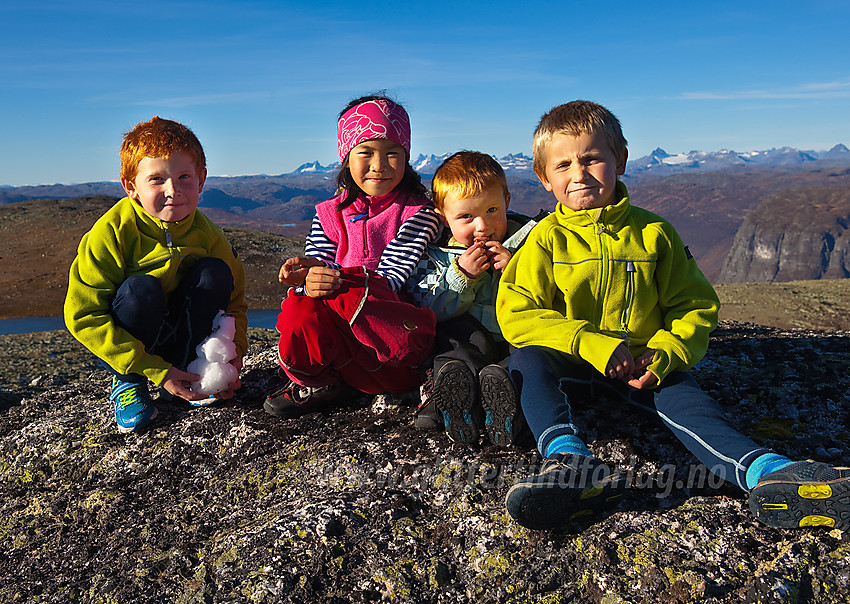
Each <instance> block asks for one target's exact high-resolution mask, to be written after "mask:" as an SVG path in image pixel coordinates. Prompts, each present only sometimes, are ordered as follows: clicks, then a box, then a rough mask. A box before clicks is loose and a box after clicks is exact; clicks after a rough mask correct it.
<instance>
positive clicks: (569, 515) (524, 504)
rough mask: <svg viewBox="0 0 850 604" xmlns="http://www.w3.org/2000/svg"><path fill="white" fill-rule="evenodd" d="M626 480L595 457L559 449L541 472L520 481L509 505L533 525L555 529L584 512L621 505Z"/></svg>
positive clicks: (528, 525) (513, 514)
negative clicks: (619, 502) (568, 452)
mask: <svg viewBox="0 0 850 604" xmlns="http://www.w3.org/2000/svg"><path fill="white" fill-rule="evenodd" d="M625 488H626V480H625V479H624V478H623V477H622V476H620V475H619V474H617V473H615V472H612V471H611V469H610V468H609V467H608V466H607V465H605V464H604V463H602V462H601V461H599V460H598V459H595V458H593V457H586V456H584V455H575V454H567V453H558V454H556V455H553V456H551V457H549V458H547V459H546V462H545V463H544V464H543V467H542V468H541V471H540V474H535V475H532V476H529V477H528V478H526V479H524V480H520V481H518V482H517V483H516V484H514V485H513V486H512V487H511V488H510V490H509V491H508V495H507V497H506V498H505V507H507V508H508V513H509V514H510V515H511V517H512V518H513V519H514V520H516V522H517V524H520V525H522V526H524V527H526V528H530V529H552V528H558V527H561V526H564V525H566V524H568V523H569V522H570V521H571V520H574V519H576V518H578V517H580V516H584V515H587V514H591V513H593V512H596V511H599V510H604V509H608V508H611V507H614V506H615V505H617V503H618V501H619V499H620V498H621V497H622V496H623V494H624V490H625Z"/></svg>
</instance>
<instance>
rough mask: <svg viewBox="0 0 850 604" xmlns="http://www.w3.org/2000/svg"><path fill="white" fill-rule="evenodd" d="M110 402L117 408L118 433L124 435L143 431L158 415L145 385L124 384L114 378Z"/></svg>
mask: <svg viewBox="0 0 850 604" xmlns="http://www.w3.org/2000/svg"><path fill="white" fill-rule="evenodd" d="M109 400H110V401H112V404H113V405H114V406H115V421H116V422H118V431H119V432H121V433H123V434H126V433H128V432H133V431H137V432H138V431H140V430H142V428H144V427H145V426H147V425H148V424H149V423H151V421H152V420H153V418H155V417H156V415H157V413H158V411H157V409H156V407H155V406H154V404H153V401H152V400H151V395H150V393H149V392H148V386H147V384H145V383H141V384H137V383H134V382H123V381H121V380H119V379H118V378H117V377H114V376H113V378H112V392H110V393H109Z"/></svg>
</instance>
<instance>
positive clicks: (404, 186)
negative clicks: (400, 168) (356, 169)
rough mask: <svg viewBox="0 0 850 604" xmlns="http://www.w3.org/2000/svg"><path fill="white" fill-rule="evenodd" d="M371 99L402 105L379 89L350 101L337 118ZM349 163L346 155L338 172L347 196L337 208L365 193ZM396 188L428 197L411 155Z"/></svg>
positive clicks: (339, 184) (413, 195) (337, 176)
mask: <svg viewBox="0 0 850 604" xmlns="http://www.w3.org/2000/svg"><path fill="white" fill-rule="evenodd" d="M369 101H389V102H391V103H395V104H396V105H398V106H400V107H401V106H402V105H401V103H399V102H398V101H396V100H395V99H391V98H390V97H389V96H387V91H386V90H379V91H377V92H376V93H374V94H368V95H366V96H361V97H359V98H356V99H354V100H352V101H350V102H349V103H348V104H347V105H346V106H345V108H344V109H343V110H342V111H340V112H339V116H338V117H337V119H339V118H341V117H342V116H343V115H345V114H346V112H348V111H349V110H350V109H351V108H352V107H355V106H357V105H359V104H360V103H367V102H369ZM347 163H348V158H347V157H346V158H345V159H344V160H343V161H342V163H341V164H340V165H339V171H338V172H337V174H336V184H337V187H338V188H339V189H341V190H343V191H345V193H346V194H345V198H344V199H343V200H342V201H340V202H339V203H338V204H337V206H336V209H337V210H343V209H345V208H347V207H348V206H350V205H351V204H352V203H354V200H355V199H357V196H358V195H360V194H361V193H363V190H362V189H361V188H360V187H358V186H357V183H355V182H354V178H352V176H351V170H349V169H348V166H347ZM396 189H398V190H399V191H401V192H402V193H406V194H407V195H409V196H410V197H427V195H428V190H427V189H426V188H425V185H423V184H422V178H421V177H420V176H419V174H417V173H416V170H414V169H413V166H411V165H410V157H407V158H406V160H405V166H404V176H402V178H401V182H400V183H398V186H397V187H396Z"/></svg>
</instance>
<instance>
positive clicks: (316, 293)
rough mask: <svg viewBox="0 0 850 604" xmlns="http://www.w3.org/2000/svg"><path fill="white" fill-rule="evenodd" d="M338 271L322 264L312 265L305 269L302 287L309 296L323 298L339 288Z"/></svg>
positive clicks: (340, 281)
mask: <svg viewBox="0 0 850 604" xmlns="http://www.w3.org/2000/svg"><path fill="white" fill-rule="evenodd" d="M339 274H340V273H339V271H338V270H336V269H333V268H331V267H329V266H325V265H323V264H320V265H317V266H312V267H310V270H309V271H307V278H306V279H305V280H304V287H305V289H306V290H307V295H308V296H310V297H311V298H324V297H326V296H330V295H331V294H333V293H334V292H335V291H336V290H337V289H339V286H340V284H341V283H342V280H341V279H340V278H339Z"/></svg>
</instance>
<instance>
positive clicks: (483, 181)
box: [431, 151, 510, 210]
mask: <svg viewBox="0 0 850 604" xmlns="http://www.w3.org/2000/svg"><path fill="white" fill-rule="evenodd" d="M495 185H498V186H500V187H502V191H503V192H504V194H505V200H508V199H510V193H509V192H508V181H507V179H506V178H505V171H504V170H503V169H502V166H500V165H499V162H497V161H496V160H495V159H494V158H493V157H492V156H491V155H486V154H484V153H479V152H478V151H459V152H457V153H455V154H454V155H452V156H451V157H449V158H448V159H446V161H444V162H443V163H442V164H440V167H439V168H437V171H436V172H435V173H434V178H433V180H432V181H431V195H432V199H433V200H434V207H435V208H437V209H438V210H442V209H443V206H444V204H445V201H446V197H447V196H449V195H451V196H453V197H455V198H456V199H466V198H467V197H473V196H475V195H478V194H480V193H482V192H484V191H486V190H487V189H489V188H490V187H492V186H495Z"/></svg>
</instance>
